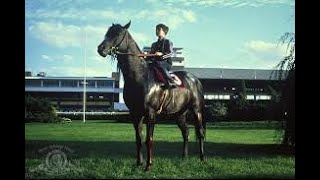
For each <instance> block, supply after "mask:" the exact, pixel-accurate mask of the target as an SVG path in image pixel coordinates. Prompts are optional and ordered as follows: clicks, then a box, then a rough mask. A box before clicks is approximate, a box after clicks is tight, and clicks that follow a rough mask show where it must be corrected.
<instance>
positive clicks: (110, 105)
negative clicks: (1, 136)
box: [25, 47, 279, 112]
mask: <svg viewBox="0 0 320 180" xmlns="http://www.w3.org/2000/svg"><path fill="white" fill-rule="evenodd" d="M173 50H174V57H173V58H172V61H173V67H172V71H177V70H185V71H188V72H190V73H192V74H194V75H195V76H197V77H198V78H199V79H200V81H201V83H202V85H203V88H204V98H205V101H206V104H209V103H210V102H212V101H230V99H232V98H234V96H236V95H237V93H238V92H239V90H240V89H241V88H242V86H243V83H245V89H246V98H247V100H249V101H265V102H266V101H270V100H271V99H272V94H271V89H276V90H277V88H278V87H279V81H278V79H277V78H276V77H275V76H272V73H273V71H272V70H261V69H227V68H189V67H184V57H183V55H182V52H181V50H182V48H173ZM143 51H150V47H144V48H143ZM119 81H120V79H119V74H118V73H112V76H111V77H87V78H86V84H87V86H86V93H85V94H86V111H88V112H90V111H94V112H105V111H110V110H114V109H116V110H127V107H126V106H125V104H124V102H123V98H122V96H123V94H122V92H123V89H122V87H119V84H121V83H119ZM83 82H84V79H83V77H47V76H46V74H45V73H43V72H41V73H39V74H37V75H36V76H32V74H31V72H27V71H26V72H25V94H26V95H32V96H37V97H46V98H48V99H49V100H50V101H51V102H52V103H53V104H54V105H55V106H56V107H57V109H58V111H69V112H70V111H71V112H81V111H83V94H84V87H83V84H84V83H83Z"/></svg>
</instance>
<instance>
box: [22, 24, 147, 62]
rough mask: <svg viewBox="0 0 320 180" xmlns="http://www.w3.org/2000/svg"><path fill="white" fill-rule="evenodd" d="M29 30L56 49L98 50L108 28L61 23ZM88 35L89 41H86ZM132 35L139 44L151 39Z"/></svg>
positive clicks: (140, 34)
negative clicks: (85, 48) (97, 47)
mask: <svg viewBox="0 0 320 180" xmlns="http://www.w3.org/2000/svg"><path fill="white" fill-rule="evenodd" d="M28 30H29V32H30V33H31V35H32V36H33V37H35V38H37V39H39V40H41V41H43V42H45V43H47V44H49V45H52V46H55V47H59V48H66V47H77V48H84V47H85V46H87V48H93V49H95V50H96V46H97V45H98V44H99V43H101V41H102V40H103V37H104V35H105V33H106V31H107V28H106V27H105V26H103V25H98V26H92V25H87V26H84V27H79V26H75V25H67V24H62V23H60V22H37V23H34V24H33V25H31V26H30V27H29V28H28ZM86 33H87V41H86V40H85V36H86ZM130 34H131V35H132V37H133V38H134V40H135V41H136V42H137V43H138V44H145V43H146V42H148V41H149V39H150V38H149V37H147V36H146V35H145V34H143V33H139V32H134V31H130ZM43 58H44V57H43ZM44 59H45V58H44Z"/></svg>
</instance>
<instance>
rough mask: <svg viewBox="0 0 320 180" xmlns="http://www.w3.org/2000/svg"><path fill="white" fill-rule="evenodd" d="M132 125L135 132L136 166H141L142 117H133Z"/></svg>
mask: <svg viewBox="0 0 320 180" xmlns="http://www.w3.org/2000/svg"><path fill="white" fill-rule="evenodd" d="M133 118H134V119H133V125H134V129H135V132H136V145H137V165H138V166H140V165H142V164H143V157H142V152H141V149H142V129H143V119H144V117H143V116H142V117H139V116H133Z"/></svg>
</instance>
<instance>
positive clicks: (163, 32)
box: [156, 24, 169, 38]
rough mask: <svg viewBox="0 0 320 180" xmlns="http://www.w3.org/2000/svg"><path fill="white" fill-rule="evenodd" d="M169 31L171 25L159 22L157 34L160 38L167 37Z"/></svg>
mask: <svg viewBox="0 0 320 180" xmlns="http://www.w3.org/2000/svg"><path fill="white" fill-rule="evenodd" d="M168 31H169V27H168V26H166V25H164V24H158V25H157V26H156V35H157V36H158V37H159V38H162V37H165V36H166V35H167V33H168Z"/></svg>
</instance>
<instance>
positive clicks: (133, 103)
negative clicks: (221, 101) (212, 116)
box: [97, 21, 206, 171]
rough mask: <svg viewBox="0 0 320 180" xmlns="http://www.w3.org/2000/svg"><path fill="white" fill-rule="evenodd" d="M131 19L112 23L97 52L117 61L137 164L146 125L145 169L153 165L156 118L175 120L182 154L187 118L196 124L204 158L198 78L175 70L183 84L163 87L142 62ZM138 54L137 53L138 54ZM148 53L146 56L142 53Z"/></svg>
mask: <svg viewBox="0 0 320 180" xmlns="http://www.w3.org/2000/svg"><path fill="white" fill-rule="evenodd" d="M130 24H131V21H129V22H128V23H127V24H126V25H125V26H122V25H120V24H113V23H112V26H110V27H109V28H108V30H107V32H106V34H105V36H104V39H103V41H102V42H101V43H100V44H99V45H98V47H97V52H98V53H99V55H100V56H102V57H104V58H105V57H107V56H111V57H114V59H116V60H117V63H118V67H119V69H120V70H121V72H122V74H123V78H124V89H123V98H124V101H125V104H126V106H127V107H128V109H129V114H130V119H132V123H133V126H134V129H135V137H136V148H137V149H136V150H137V165H138V166H140V165H143V156H142V152H141V148H142V144H143V142H142V130H143V124H144V122H145V124H146V129H147V133H146V140H145V143H146V146H147V162H146V167H145V171H149V170H150V168H151V165H152V155H153V151H152V150H153V145H152V144H153V132H154V126H155V123H156V120H158V119H159V117H161V116H162V117H166V116H167V117H169V116H170V117H172V118H175V119H176V122H177V124H178V127H179V128H180V130H181V133H182V137H183V153H182V156H183V157H184V158H186V157H187V156H188V139H189V130H188V127H187V118H188V120H189V119H191V120H192V122H194V125H195V131H196V136H197V139H198V141H199V151H200V160H202V161H203V160H205V156H204V138H205V129H206V121H205V118H204V96H203V87H202V84H201V82H200V80H199V79H198V78H197V77H196V76H194V75H192V74H191V73H189V72H186V71H175V72H174V73H175V75H176V76H178V77H179V79H180V80H181V81H182V83H183V85H184V86H183V87H175V88H170V89H167V88H163V87H162V86H161V83H160V82H159V81H157V79H156V75H155V73H154V69H153V68H150V66H151V65H150V64H149V63H148V62H147V61H145V59H144V58H143V57H141V54H143V52H142V51H141V50H140V48H139V46H138V45H137V43H136V42H135V41H134V39H133V37H132V36H131V35H130V33H129V31H128V29H129V27H130ZM139 55H140V56H139ZM145 56H147V55H145Z"/></svg>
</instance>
